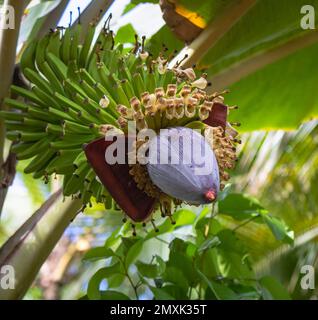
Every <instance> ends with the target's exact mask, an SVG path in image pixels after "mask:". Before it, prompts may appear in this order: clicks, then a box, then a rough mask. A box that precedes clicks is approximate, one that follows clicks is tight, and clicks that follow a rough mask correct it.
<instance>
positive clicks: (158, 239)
mask: <svg viewBox="0 0 318 320" xmlns="http://www.w3.org/2000/svg"><path fill="white" fill-rule="evenodd" d="M2 2H3V1H0V3H2ZM13 2H14V1H13ZM308 4H309V5H313V6H314V7H315V8H316V11H318V3H317V1H316V0H311V1H310V0H306V1H302V0H295V1H288V0H281V1H275V0H258V1H257V0H255V1H254V0H242V1H238V0H229V1H219V0H209V1H203V0H202V1H201V0H200V1H189V0H179V1H178V0H170V1H161V6H159V4H158V1H142V0H131V1H129V0H121V1H119V0H116V1H99V2H96V1H88V0H85V1H81V3H80V7H81V11H82V12H83V14H85V12H86V14H87V16H90V15H92V16H93V17H94V16H96V15H97V14H98V13H99V10H101V9H103V10H104V13H103V18H102V19H101V21H100V24H99V25H100V27H101V26H102V25H103V21H105V19H106V17H107V15H108V14H109V13H110V12H112V14H113V19H112V22H111V27H112V29H113V30H114V31H115V32H116V40H117V41H119V42H127V43H133V41H134V34H135V33H138V34H140V35H143V34H145V35H146V36H147V38H148V42H147V48H148V49H149V51H150V52H151V53H153V54H154V55H156V54H158V53H159V52H160V51H162V45H163V44H164V45H165V46H166V47H168V51H170V52H171V53H173V51H174V50H177V51H178V54H177V56H176V57H175V59H176V60H181V59H182V58H183V57H184V55H185V54H187V55H188V58H187V59H185V61H184V66H191V65H193V64H194V63H195V64H196V70H197V71H198V72H200V71H201V72H203V71H207V72H208V74H209V77H210V80H211V82H212V87H211V90H219V89H224V88H230V89H231V93H230V94H228V95H227V96H226V103H228V104H238V105H239V107H240V108H239V110H237V111H233V114H232V115H231V117H232V118H233V119H234V120H239V121H240V122H241V123H242V127H241V130H240V131H241V132H242V136H241V139H242V145H241V148H240V150H239V161H238V164H237V167H236V169H235V171H234V172H233V174H232V179H231V185H228V186H227V187H226V189H225V191H224V192H223V193H222V195H221V197H220V201H219V202H218V204H217V205H216V206H214V207H213V208H211V207H205V208H200V207H199V208H197V207H183V208H180V209H179V210H178V211H177V212H176V214H175V219H176V225H172V224H170V222H169V221H164V220H162V219H161V218H158V219H156V225H157V226H158V228H159V232H158V233H156V232H154V230H153V229H151V227H149V226H148V227H146V228H142V227H139V228H138V230H137V231H138V232H137V237H133V236H132V231H131V228H130V225H129V223H123V222H122V218H123V216H122V213H121V212H120V211H116V210H113V211H109V210H108V211H106V212H105V210H104V208H103V207H101V206H98V205H94V206H93V207H92V208H89V209H87V210H86V211H85V213H81V214H79V215H78V216H77V218H76V219H75V220H74V221H73V222H72V223H71V224H70V226H69V227H68V228H67V229H66V231H65V232H64V234H63V236H62V238H61V240H60V241H59V242H58V244H57V245H56V246H55V249H54V250H53V252H52V253H51V254H50V256H49V257H48V259H47V260H46V262H45V263H44V264H43V266H42V268H41V270H40V272H39V274H38V276H37V278H36V280H35V281H34V282H33V285H32V286H31V287H30V288H29V290H28V291H27V293H26V295H25V299H78V298H82V299H112V298H114V299H116V298H117V299H128V298H130V299H135V298H138V299H149V298H153V297H154V298H156V299H290V298H293V299H316V298H317V289H315V290H302V289H301V288H300V278H301V276H302V275H301V274H300V268H301V267H302V266H303V265H306V264H309V265H312V266H314V267H316V270H318V259H317V249H318V248H317V246H318V244H317V239H318V238H317V236H318V215H317V207H318V203H317V202H318V185H317V181H318V180H317V178H318V176H317V166H318V148H317V145H318V121H316V120H314V117H315V116H317V110H318V105H317V101H318V100H317V93H316V92H317V83H318V79H317V77H318V73H317V72H314V70H316V69H317V68H316V66H317V57H318V53H317V50H318V47H317V41H318V35H317V30H303V29H301V28H300V19H301V17H302V15H301V14H300V9H301V7H302V6H303V5H308ZM78 5H79V2H78V1H73V0H70V1H63V0H62V1H36V0H32V1H30V2H29V3H28V7H27V8H26V9H25V11H24V15H23V17H22V24H21V31H20V34H19V39H18V45H17V62H18V59H19V56H20V54H21V52H22V50H23V49H24V48H25V46H26V45H27V43H29V42H30V41H31V40H32V39H34V38H38V37H41V36H42V35H43V34H44V33H45V32H47V31H48V29H49V28H50V27H53V28H54V27H55V26H56V25H59V26H60V25H62V26H63V25H64V26H67V25H68V23H69V11H74V12H75V11H77V6H78ZM85 9H87V10H86V11H85ZM162 15H163V17H164V19H163V18H162ZM317 20H318V19H317V17H316V24H317ZM127 48H129V44H128V45H127ZM8 149H9V146H8V145H7V144H6V145H5V148H4V151H5V154H7V153H8ZM25 165H26V164H25V163H24V162H23V161H21V162H19V163H18V166H17V174H16V177H15V180H14V184H13V185H12V186H11V187H10V189H9V192H8V195H7V197H6V201H5V205H4V208H3V212H2V216H1V223H0V244H3V243H5V241H6V240H7V239H8V238H9V237H10V236H11V235H12V234H13V233H14V232H15V231H16V230H17V229H18V228H19V227H20V226H21V225H22V224H23V222H24V221H25V220H26V219H27V218H28V217H30V216H31V215H32V213H33V212H34V211H35V210H36V209H37V208H38V207H39V206H40V205H41V204H42V203H43V202H44V201H45V199H47V198H48V196H49V195H50V194H51V193H52V192H53V191H56V190H57V189H58V187H59V186H60V180H59V177H57V179H55V180H54V181H53V182H52V183H50V184H49V185H44V184H43V182H42V181H39V180H34V179H33V178H32V177H31V176H29V175H25V174H24V173H23V168H24V167H25ZM256 199H257V200H256ZM265 208H266V209H265ZM283 221H284V222H283ZM287 226H288V227H287ZM291 230H293V232H294V235H293V232H292V231H291ZM316 276H317V275H316ZM316 280H317V279H316Z"/></svg>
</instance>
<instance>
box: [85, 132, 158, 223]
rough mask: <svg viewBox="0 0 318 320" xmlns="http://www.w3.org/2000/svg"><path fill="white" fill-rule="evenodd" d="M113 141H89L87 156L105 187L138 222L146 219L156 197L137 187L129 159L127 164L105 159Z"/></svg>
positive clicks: (86, 150) (86, 149) (130, 216)
mask: <svg viewBox="0 0 318 320" xmlns="http://www.w3.org/2000/svg"><path fill="white" fill-rule="evenodd" d="M127 141H128V139H126V143H127ZM113 142H114V141H105V138H101V139H98V140H95V141H93V142H91V143H89V144H88V145H87V146H86V147H85V154H86V157H87V159H88V161H89V163H90V164H91V166H92V167H93V169H94V170H95V172H96V174H97V176H98V177H99V179H100V180H101V182H102V183H103V185H104V186H105V188H106V189H107V190H108V192H109V193H110V194H111V196H112V197H113V198H114V200H115V201H116V202H117V204H118V205H119V206H120V207H121V208H122V209H123V211H124V212H125V213H126V214H127V215H128V216H129V218H131V219H132V220H133V221H136V222H139V221H144V220H145V219H147V218H148V216H149V215H150V214H151V212H152V211H153V209H154V206H155V199H154V198H150V197H149V196H147V194H146V193H144V192H143V191H141V190H140V189H138V188H137V185H136V183H135V181H134V179H133V177H132V176H131V175H130V174H129V165H128V160H127V159H126V160H127V161H126V164H118V163H116V164H113V165H110V164H108V163H107V162H106V161H105V151H106V149H107V148H108V147H109V146H110V145H111V144H112V143H113ZM126 150H128V148H126ZM126 156H127V154H126Z"/></svg>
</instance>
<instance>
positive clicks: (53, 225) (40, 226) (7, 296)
mask: <svg viewBox="0 0 318 320" xmlns="http://www.w3.org/2000/svg"><path fill="white" fill-rule="evenodd" d="M61 200H62V190H59V191H57V192H56V193H54V194H53V195H52V196H51V197H50V198H49V199H48V200H47V201H46V202H44V204H43V205H42V206H41V207H40V208H39V209H38V210H37V211H36V212H35V213H34V214H33V215H32V216H31V217H30V218H29V219H28V220H27V221H26V222H25V223H24V224H23V225H22V226H21V227H20V228H19V229H18V230H17V231H16V232H15V234H14V235H13V236H12V237H11V238H9V239H8V240H7V242H6V243H5V244H4V245H3V246H2V248H1V249H0V269H1V267H2V266H4V265H10V266H12V267H13V269H14V273H15V281H14V289H10V290H4V289H1V288H0V300H11V299H21V298H23V296H24V295H25V293H26V292H27V290H28V289H29V287H30V285H31V284H32V282H33V281H34V279H35V277H36V275H37V274H38V271H39V270H40V268H41V266H42V264H43V263H44V262H45V260H46V259H47V257H48V256H49V254H50V253H51V251H52V250H53V248H54V246H55V245H56V243H57V242H58V241H59V239H60V237H61V236H62V235H63V233H64V231H65V229H66V227H67V226H68V225H69V224H70V222H71V221H72V220H73V219H74V218H75V217H76V215H77V213H78V212H79V210H80V208H81V205H82V203H81V201H79V200H75V201H74V200H70V199H67V200H65V202H62V201H61Z"/></svg>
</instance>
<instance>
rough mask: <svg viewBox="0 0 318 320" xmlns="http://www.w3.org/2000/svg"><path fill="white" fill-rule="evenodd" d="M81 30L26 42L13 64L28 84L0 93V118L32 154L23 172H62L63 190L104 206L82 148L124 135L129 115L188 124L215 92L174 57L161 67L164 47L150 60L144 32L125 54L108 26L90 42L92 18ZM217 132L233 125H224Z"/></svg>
mask: <svg viewBox="0 0 318 320" xmlns="http://www.w3.org/2000/svg"><path fill="white" fill-rule="evenodd" d="M83 32H84V30H82V25H81V24H80V23H78V24H77V25H76V26H72V27H68V28H66V29H62V28H57V29H56V30H51V32H50V33H49V34H47V35H46V36H45V37H44V38H42V39H41V40H39V41H34V42H32V43H30V44H29V45H28V47H27V48H26V49H25V50H24V53H23V55H22V57H21V69H22V72H23V75H24V76H25V78H26V79H27V80H28V81H29V82H30V90H27V89H24V88H22V87H18V86H14V85H13V86H12V87H11V93H12V94H15V95H17V96H18V97H19V98H18V99H11V98H7V99H6V100H5V104H6V106H7V107H8V110H9V111H1V112H0V117H2V118H4V119H5V123H6V128H7V138H8V139H10V140H12V141H14V144H13V146H12V151H13V152H15V153H16V155H17V158H18V159H19V160H24V159H32V160H31V161H30V163H29V164H28V165H27V166H26V168H25V169H24V172H25V173H32V174H33V177H34V178H35V179H37V178H41V177H43V178H44V180H45V181H46V182H48V181H49V178H50V176H52V175H54V174H57V175H63V176H64V180H63V190H64V195H65V196H73V197H77V198H81V199H82V201H83V205H86V204H90V199H91V197H92V196H93V197H95V198H96V201H97V202H102V203H104V204H105V207H106V208H112V207H114V205H115V204H114V201H113V200H112V198H111V196H110V195H109V193H108V191H107V190H106V189H105V187H104V186H103V185H102V184H101V183H100V181H99V179H98V177H96V174H95V172H94V170H93V169H92V168H91V167H90V165H89V163H88V162H87V159H86V156H85V153H84V151H83V146H85V144H87V143H90V142H91V141H93V140H96V139H98V138H100V137H103V136H104V135H105V134H106V133H107V132H108V131H109V130H114V129H115V130H117V131H118V132H122V133H126V132H127V123H128V121H129V120H135V121H136V123H137V129H138V130H141V129H143V128H151V129H154V130H156V131H159V130H160V129H161V128H167V127H174V126H188V127H190V128H191V127H192V126H195V124H196V123H198V122H200V123H201V124H202V123H203V122H204V121H206V120H207V119H208V117H209V114H210V112H211V110H212V107H213V105H214V104H215V103H222V102H223V97H222V93H215V94H212V95H209V94H207V93H206V91H205V90H204V89H205V88H206V87H207V86H208V85H209V84H208V82H207V80H206V74H202V75H200V76H199V77H198V78H197V77H196V74H195V72H194V70H193V69H192V68H188V69H182V68H181V67H180V63H177V64H176V65H175V66H174V67H172V68H168V64H169V57H165V54H164V53H161V54H160V55H159V57H157V58H156V59H154V58H153V57H152V56H151V55H150V54H148V52H147V51H146V50H145V38H144V37H143V38H142V41H141V42H140V41H139V39H138V37H136V43H135V46H134V48H133V49H132V50H131V51H130V52H127V50H125V49H124V45H123V44H115V42H114V35H113V32H112V31H111V30H109V28H108V27H104V28H103V29H102V30H101V32H100V33H99V34H98V36H97V39H96V41H94V38H95V37H94V35H95V32H96V23H94V22H92V23H91V24H89V26H88V29H87V30H85V37H84V40H83V41H82V42H81V41H80V39H82V38H83V37H82V33H83ZM204 126H205V127H208V126H209V124H208V123H206V124H205V125H204ZM222 130H224V131H226V132H230V131H229V130H233V128H231V126H230V124H227V125H226V127H223V128H222ZM231 132H233V131H231ZM235 135H236V134H233V135H231V136H233V137H234V136H235ZM229 143H230V144H232V143H233V144H235V139H234V138H233V139H229Z"/></svg>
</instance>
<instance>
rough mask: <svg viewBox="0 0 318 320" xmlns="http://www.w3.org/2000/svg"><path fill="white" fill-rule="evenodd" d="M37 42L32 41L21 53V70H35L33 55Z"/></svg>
mask: <svg viewBox="0 0 318 320" xmlns="http://www.w3.org/2000/svg"><path fill="white" fill-rule="evenodd" d="M36 47H37V42H36V41H35V40H34V41H32V42H31V43H30V44H29V45H28V46H27V47H26V48H25V49H24V51H23V53H22V55H21V59H20V66H21V70H22V71H24V69H26V68H29V69H32V70H36V66H35V53H36Z"/></svg>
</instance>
